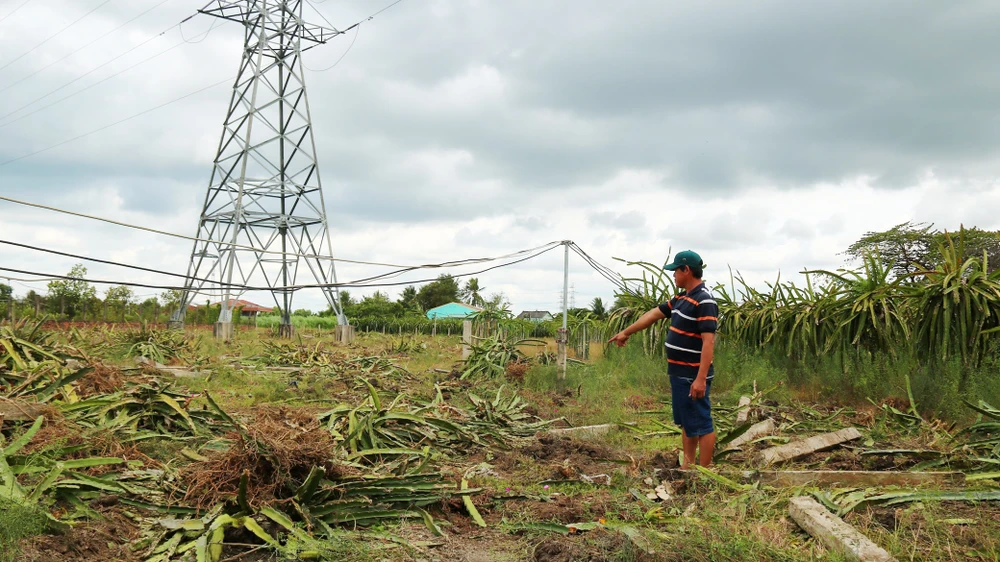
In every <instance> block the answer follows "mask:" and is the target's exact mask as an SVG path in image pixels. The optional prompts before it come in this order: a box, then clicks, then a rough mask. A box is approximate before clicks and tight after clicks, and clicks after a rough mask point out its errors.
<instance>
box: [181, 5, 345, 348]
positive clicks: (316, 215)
mask: <svg viewBox="0 0 1000 562" xmlns="http://www.w3.org/2000/svg"><path fill="white" fill-rule="evenodd" d="M200 12H201V13H204V14H208V15H211V16H216V17H219V18H223V19H227V20H231V21H235V22H239V23H242V24H243V26H244V28H245V29H246V34H245V43H244V49H243V58H242V61H241V62H240V72H239V76H238V77H237V79H236V83H235V84H234V86H233V95H232V100H231V101H230V103H229V111H228V113H227V114H226V119H225V124H224V126H223V132H222V138H221V139H220V141H219V149H218V153H217V155H216V157H215V161H214V165H213V167H212V176H211V180H210V182H209V186H208V193H207V195H206V196H205V204H204V207H203V209H202V213H201V219H200V222H199V226H198V235H197V238H198V239H199V240H198V241H197V242H195V244H194V249H193V250H192V252H191V261H190V264H189V266H188V281H187V283H186V285H185V287H186V290H185V292H184V295H183V298H182V299H181V305H180V308H179V309H178V310H177V311H176V312H175V313H174V316H173V318H172V321H173V324H175V325H181V326H182V325H183V322H184V315H185V312H186V310H187V306H188V305H189V304H190V303H191V302H192V301H193V300H194V296H195V295H196V294H199V293H205V292H208V293H210V294H218V295H220V296H221V297H222V312H221V314H220V316H219V322H231V321H232V306H231V302H230V299H231V297H233V296H236V295H238V294H240V292H241V291H240V289H239V288H238V287H239V286H252V285H253V283H251V279H261V278H262V279H263V280H264V282H265V283H266V286H267V287H269V288H270V290H271V293H272V295H273V296H274V302H275V304H277V305H278V306H279V307H281V311H282V326H283V327H286V326H290V317H289V315H290V312H291V308H292V297H293V294H294V290H290V289H287V287H290V286H294V285H296V284H297V283H296V280H297V279H298V273H299V265H300V262H302V261H304V262H305V263H306V265H307V267H308V269H309V271H310V272H311V274H312V277H313V278H315V280H316V283H318V284H322V285H324V288H323V293H324V295H325V296H326V299H327V301H328V303H329V304H330V306H331V307H333V310H334V311H335V312H336V314H337V320H338V323H340V324H341V325H346V324H347V319H346V317H345V316H344V313H343V309H342V307H341V305H340V300H339V295H338V293H337V291H336V290H335V289H333V288H331V287H330V286H329V284H330V283H331V282H332V283H336V282H337V277H336V269H335V267H334V262H333V260H332V259H330V256H332V255H333V246H332V243H331V241H330V232H329V226H328V223H327V218H326V207H325V203H324V201H323V191H322V185H321V183H320V176H319V167H318V165H317V162H316V143H315V139H314V138H313V132H312V124H311V117H310V113H309V102H308V99H307V97H306V87H305V81H304V77H303V73H302V71H303V67H302V59H301V55H302V51H303V50H307V49H309V48H311V47H314V46H316V45H317V44H320V43H324V42H326V40H328V39H330V38H332V37H334V36H336V35H339V34H340V32H339V31H337V30H335V29H330V28H326V27H321V26H317V25H311V24H307V23H305V22H304V21H303V19H302V0H285V1H282V0H243V1H240V2H234V1H225V0H217V1H215V2H213V3H211V4H209V5H208V6H206V7H205V8H204V9H202V10H200ZM303 41H305V42H307V43H308V45H307V46H306V48H305V49H303V48H302V42H303ZM279 252H284V253H279ZM310 256H311V257H310ZM318 256H326V257H318ZM206 279H213V280H214V279H219V280H220V281H221V283H222V284H223V285H221V289H220V288H219V287H216V286H213V285H212V284H207V282H206V281H205V280H206ZM206 284H207V286H206ZM257 284H258V285H259V282H258V283H257ZM288 331H289V332H290V329H288Z"/></svg>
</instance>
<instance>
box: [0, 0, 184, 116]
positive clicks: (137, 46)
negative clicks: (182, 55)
mask: <svg viewBox="0 0 1000 562" xmlns="http://www.w3.org/2000/svg"><path fill="white" fill-rule="evenodd" d="M196 15H198V13H197V12H195V13H194V14H191V15H190V16H188V17H186V18H184V19H183V20H181V21H179V22H177V23H175V24H174V25H172V26H170V27H168V28H166V29H164V30H163V31H161V32H160V33H157V34H156V35H153V36H152V37H149V38H148V39H146V40H145V41H143V42H142V43H139V44H138V45H136V46H134V47H132V48H130V49H129V50H127V51H125V52H124V53H121V54H120V55H118V56H116V57H115V58H113V59H111V60H109V61H107V62H104V63H102V64H99V65H97V66H95V67H94V68H92V69H90V70H88V71H87V72H85V73H83V74H82V75H80V76H77V77H76V78H73V79H72V80H70V81H69V82H66V83H65V84H63V85H62V86H59V87H58V88H56V89H54V90H52V91H50V92H48V93H47V94H44V95H42V96H41V97H38V98H35V99H34V100H32V101H30V102H28V103H27V104H25V105H22V106H21V107H19V108H17V109H15V110H14V111H11V112H9V113H7V114H5V115H0V119H6V118H7V117H10V116H11V115H13V114H15V113H17V112H18V111H21V110H22V109H26V108H28V107H30V106H32V105H34V104H36V103H38V102H40V101H42V100H43V99H45V98H47V97H49V96H51V95H52V94H54V93H56V92H58V91H60V90H62V89H63V88H65V87H67V86H69V85H71V84H74V83H76V82H78V81H80V80H82V79H83V78H86V77H87V76H89V75H91V74H93V73H94V72H96V71H98V70H100V69H102V68H104V67H105V66H107V65H109V64H111V63H113V62H115V61H116V60H118V59H120V58H122V57H124V56H125V55H127V54H129V53H131V52H132V51H135V50H136V49H138V48H140V47H142V46H143V45H145V44H147V43H149V42H151V41H153V40H155V39H158V38H159V37H162V36H163V35H165V34H166V33H167V32H169V31H170V30H172V29H173V28H175V27H179V26H180V25H182V24H183V23H184V22H186V21H188V20H190V19H191V18H193V17H195V16H196ZM185 42H186V41H181V42H180V43H178V44H177V45H174V46H173V47H170V48H169V49H167V50H166V51H161V52H160V53H157V54H155V55H153V56H152V57H149V58H147V59H145V60H143V61H140V63H139V64H142V63H144V62H147V61H149V60H151V59H154V58H156V57H158V56H160V55H162V54H163V53H166V52H167V51H170V50H172V49H175V48H177V47H179V46H181V45H183V44H184V43H185ZM135 66H138V65H133V66H130V67H128V68H126V69H125V70H122V71H120V72H116V73H114V74H112V75H111V76H109V77H108V78H105V79H103V80H101V81H99V82H97V83H95V84H91V85H90V86H87V87H86V88H84V89H82V90H79V91H77V92H74V93H73V94H70V95H69V96H66V97H65V98H62V99H60V100H59V101H57V102H56V103H59V102H62V101H64V100H66V99H68V98H71V97H73V96H75V95H77V94H79V93H80V92H84V91H86V90H88V89H90V88H92V87H93V86H95V85H97V84H100V83H102V82H106V81H107V80H109V79H110V78H114V77H115V76H118V75H119V74H121V73H122V72H125V71H126V70H130V69H132V68H135ZM53 105H55V104H50V105H47V106H45V107H52V106H53ZM33 113H37V112H33ZM33 113H32V114H33ZM19 119H20V117H19V118H18V119H15V120H14V121H17V120H19ZM14 121H9V122H7V123H4V124H2V125H0V127H5V126H7V125H9V124H10V123H13V122H14Z"/></svg>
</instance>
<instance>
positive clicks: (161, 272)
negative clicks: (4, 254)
mask: <svg viewBox="0 0 1000 562" xmlns="http://www.w3.org/2000/svg"><path fill="white" fill-rule="evenodd" d="M0 244H7V245H8V246H16V247H18V248H24V249H27V250H33V251H36V252H44V253H47V254H53V255H56V256H63V257H66V258H73V259H78V260H86V261H92V262H95V263H103V264H105V265H113V266H117V267H125V268H128V269H135V270H138V271H146V272H149V273H156V274H159V275H169V276H170V277H180V278H182V279H184V280H192V281H201V282H203V283H212V284H217V285H227V283H222V282H221V281H214V280H212V279H202V278H200V277H188V276H187V275H184V274H183V273H173V272H170V271H164V270H162V269H153V268H151V267H143V266H141V265H131V264H126V263H121V262H116V261H111V260H104V259H101V258H94V257H90V256H81V255H78V254H70V253H68V252H60V251H59V250H52V249H50V248H41V247H38V246H31V245H29V244H22V243H20V242H12V241H10V240H0ZM237 287H238V285H237Z"/></svg>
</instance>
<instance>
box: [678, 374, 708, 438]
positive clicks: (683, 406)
mask: <svg viewBox="0 0 1000 562" xmlns="http://www.w3.org/2000/svg"><path fill="white" fill-rule="evenodd" d="M711 391H712V379H708V382H707V384H706V386H705V397H704V398H699V399H697V400H695V399H693V398H691V382H689V381H688V380H687V379H682V378H680V377H670V394H671V396H672V398H673V400H672V405H673V409H674V423H675V424H677V425H679V426H681V428H682V429H683V430H684V433H685V434H687V436H688V437H701V436H702V435H708V434H709V433H712V432H714V431H715V426H714V425H713V424H712V401H711V400H710V399H709V396H710V394H711Z"/></svg>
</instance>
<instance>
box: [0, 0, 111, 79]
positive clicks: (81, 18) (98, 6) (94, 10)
mask: <svg viewBox="0 0 1000 562" xmlns="http://www.w3.org/2000/svg"><path fill="white" fill-rule="evenodd" d="M110 1H111V0H104V2H101V3H100V4H98V5H97V6H96V7H95V8H92V9H91V10H90V11H89V12H87V13H85V14H83V15H82V16H80V17H78V18H76V19H75V20H73V22H72V23H70V24H69V25H67V26H66V27H64V28H62V29H60V30H59V31H57V32H55V33H53V34H52V35H50V36H49V37H48V38H47V39H43V40H42V42H41V43H39V44H37V45H35V46H34V47H32V48H30V49H28V50H27V51H25V52H23V53H21V54H20V55H18V56H16V57H14V58H13V59H11V60H9V61H7V64H5V65H3V66H0V70H3V69H5V68H7V67H8V66H10V65H12V64H14V63H15V62H17V61H19V60H21V59H23V58H24V57H26V56H27V55H28V54H29V53H31V52H32V51H34V50H35V49H37V48H39V47H41V46H42V45H44V44H46V43H48V42H49V41H51V40H53V39H55V38H56V37H58V36H59V34H61V33H62V32H63V31H66V30H67V29H69V28H71V27H73V26H74V25H76V24H78V23H80V22H81V21H83V20H84V19H85V18H86V17H87V16H89V15H90V14H92V13H94V12H96V11H97V10H99V9H100V8H101V7H102V6H104V5H105V4H107V3H108V2H110Z"/></svg>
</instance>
